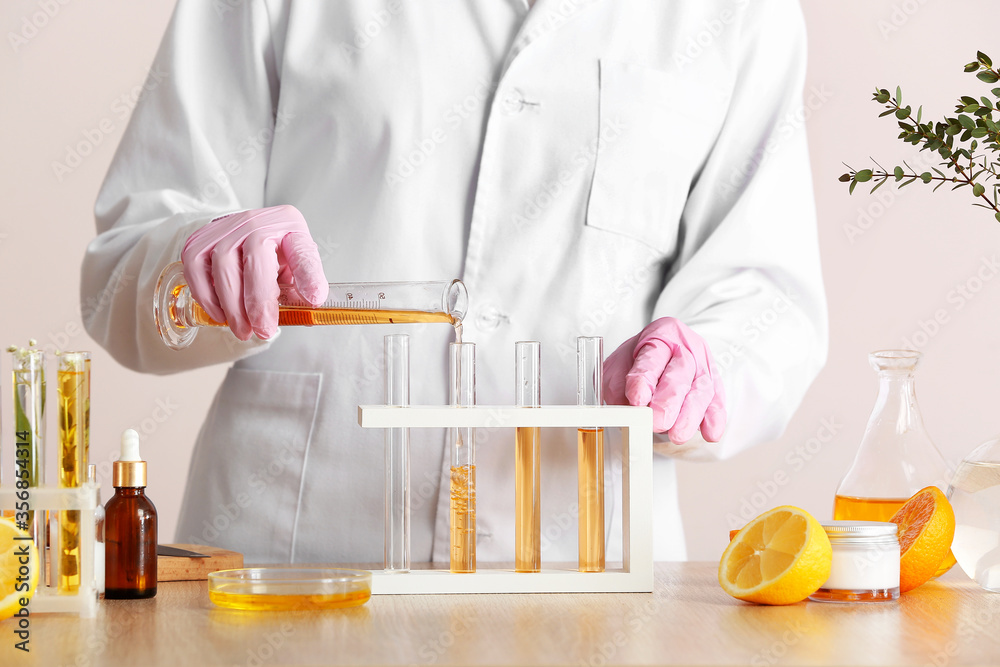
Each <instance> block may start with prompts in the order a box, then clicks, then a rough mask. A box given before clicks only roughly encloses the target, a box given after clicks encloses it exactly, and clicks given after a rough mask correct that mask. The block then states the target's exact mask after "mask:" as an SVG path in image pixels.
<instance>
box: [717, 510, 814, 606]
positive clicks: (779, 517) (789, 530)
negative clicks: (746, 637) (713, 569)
mask: <svg viewBox="0 0 1000 667" xmlns="http://www.w3.org/2000/svg"><path fill="white" fill-rule="evenodd" d="M832 561H833V553H832V551H831V549H830V539H829V538H828V537H827V536H826V531H825V530H823V526H821V525H820V523H819V521H817V520H816V519H815V518H813V516H812V515H811V514H809V513H808V512H806V511H805V510H802V509H799V508H798V507H790V506H787V505H786V506H783V507H776V508H774V509H772V510H768V511H767V512H764V513H763V514H761V515H760V516H758V517H757V518H756V519H754V520H753V521H751V522H750V523H748V524H747V525H746V526H744V527H743V528H742V529H740V531H739V532H738V533H737V534H736V536H735V537H733V540H732V541H731V542H730V543H729V546H728V547H726V550H725V552H723V554H722V560H721V561H720V562H719V584H721V585H722V588H723V590H725V591H726V592H727V593H729V594H730V595H732V596H733V597H734V598H738V599H740V600H746V601H747V602H757V603H760V604H792V603H795V602H799V601H801V600H805V599H806V598H807V597H809V596H810V595H812V594H813V593H815V592H816V590H817V589H818V588H819V587H820V586H822V585H823V583H824V582H825V581H826V580H827V579H828V578H829V577H830V566H831V564H832Z"/></svg>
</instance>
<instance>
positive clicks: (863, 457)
mask: <svg viewBox="0 0 1000 667" xmlns="http://www.w3.org/2000/svg"><path fill="white" fill-rule="evenodd" d="M868 360H869V362H870V363H871V365H872V368H874V369H875V371H876V372H877V373H878V380H879V389H878V398H877V399H876V400H875V408H874V409H873V410H872V414H871V417H869V418H868V426H867V427H866V428H865V434H864V437H863V438H862V439H861V446H860V447H859V448H858V453H857V455H856V456H855V457H854V463H853V464H852V465H851V468H850V470H848V471H847V474H846V475H844V478H843V479H842V480H841V481H840V485H839V486H838V487H837V495H836V498H835V500H834V505H833V518H834V520H838V521H841V520H843V521H888V520H889V519H890V518H891V517H892V515H893V514H895V513H896V510H898V509H899V508H900V507H901V506H902V505H903V503H905V502H906V500H907V499H908V498H909V497H910V496H912V495H913V494H914V493H916V492H917V491H919V490H920V489H922V488H924V487H926V486H931V485H934V486H937V487H938V488H940V489H941V490H942V491H946V490H947V489H948V482H949V479H950V477H951V473H950V470H949V468H948V464H947V463H946V462H945V459H944V457H943V456H942V455H941V452H940V451H938V448H937V447H936V446H935V445H934V443H933V442H932V441H931V439H930V437H928V435H927V431H926V429H925V428H924V421H923V418H922V417H921V416H920V408H919V407H918V406H917V396H916V393H915V392H914V389H913V374H914V372H915V370H916V368H917V362H919V361H920V353H919V352H916V351H913V350H879V351H877V352H872V353H871V354H870V355H868ZM954 564H955V558H954V556H953V555H952V554H950V553H949V554H948V557H947V558H945V560H944V562H943V563H941V567H940V568H939V569H938V572H937V575H936V576H940V575H942V574H944V573H945V572H947V571H948V570H949V569H951V567H952V566H953V565H954Z"/></svg>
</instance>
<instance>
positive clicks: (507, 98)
mask: <svg viewBox="0 0 1000 667" xmlns="http://www.w3.org/2000/svg"><path fill="white" fill-rule="evenodd" d="M524 104H525V102H524V95H522V94H521V91H520V90H518V89H517V88H511V89H510V90H508V91H507V93H506V94H505V95H504V96H503V100H502V102H501V105H502V108H503V111H504V113H505V114H507V115H508V116H513V115H515V114H519V113H521V111H523V110H524Z"/></svg>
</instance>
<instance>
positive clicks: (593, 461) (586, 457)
mask: <svg viewBox="0 0 1000 667" xmlns="http://www.w3.org/2000/svg"><path fill="white" fill-rule="evenodd" d="M603 363H604V339H603V338H601V337H600V336H594V337H588V336H580V337H579V338H577V339H576V365H577V394H576V402H577V404H578V405H600V404H601V399H602V396H601V366H602V364H603ZM577 443H578V448H577V475H578V482H577V483H578V487H577V494H578V498H579V506H580V525H579V531H580V536H579V546H580V572H604V429H603V428H581V429H578V430H577Z"/></svg>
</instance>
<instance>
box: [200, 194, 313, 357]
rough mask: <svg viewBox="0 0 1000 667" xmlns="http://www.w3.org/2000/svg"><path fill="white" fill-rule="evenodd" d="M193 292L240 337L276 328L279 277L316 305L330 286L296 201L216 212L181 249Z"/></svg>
mask: <svg viewBox="0 0 1000 667" xmlns="http://www.w3.org/2000/svg"><path fill="white" fill-rule="evenodd" d="M181 262H182V263H183V264H184V277H185V278H186V279H187V284H188V287H190V289H191V296H193V297H194V299H195V301H197V302H198V303H199V304H201V306H202V308H204V309H205V312H207V313H208V315H209V317H211V318H212V319H214V320H216V321H218V322H226V323H227V324H228V325H229V328H230V329H232V331H233V333H234V334H236V337H237V338H239V339H240V340H249V339H250V336H251V335H253V334H257V336H258V337H259V338H262V339H265V340H266V339H268V338H270V337H271V336H273V335H274V334H275V332H276V331H277V330H278V293H279V287H278V285H279V283H280V284H282V285H291V286H292V287H293V288H294V289H295V290H296V291H297V292H298V294H299V295H300V296H301V297H302V298H303V299H305V300H306V301H308V302H309V303H311V304H312V305H314V306H318V305H320V304H322V303H323V302H324V301H325V300H326V297H327V294H328V292H329V285H328V281H327V279H326V276H325V275H324V273H323V263H322V260H321V259H320V256H319V248H317V246H316V243H315V242H314V241H313V239H312V235H311V234H310V233H309V227H308V226H307V225H306V221H305V219H304V218H303V217H302V214H301V213H299V211H298V209H296V208H295V207H294V206H272V207H270V208H260V209H254V210H250V211H243V212H242V213H233V214H230V215H226V216H223V217H221V218H216V219H215V220H213V221H212V222H210V223H208V224H207V225H205V226H204V227H202V228H201V229H199V230H198V231H196V232H195V233H194V234H192V235H191V236H190V237H189V238H188V240H187V242H186V243H185V244H184V250H183V251H182V252H181Z"/></svg>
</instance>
